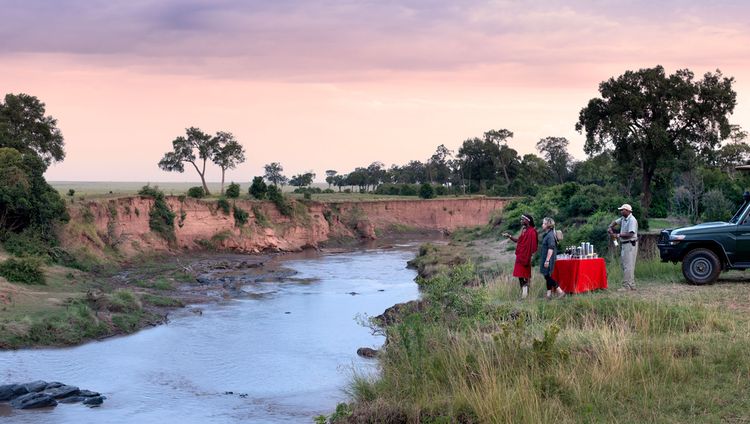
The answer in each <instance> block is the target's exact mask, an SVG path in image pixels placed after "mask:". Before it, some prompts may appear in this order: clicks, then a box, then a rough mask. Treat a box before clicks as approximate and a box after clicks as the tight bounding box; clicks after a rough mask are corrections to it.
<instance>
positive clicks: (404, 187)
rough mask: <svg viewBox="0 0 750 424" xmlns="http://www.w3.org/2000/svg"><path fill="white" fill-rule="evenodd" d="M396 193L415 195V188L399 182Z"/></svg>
mask: <svg viewBox="0 0 750 424" xmlns="http://www.w3.org/2000/svg"><path fill="white" fill-rule="evenodd" d="M398 194H399V195H401V196H416V195H417V189H416V188H414V186H413V185H411V184H401V187H400V188H399V192H398Z"/></svg>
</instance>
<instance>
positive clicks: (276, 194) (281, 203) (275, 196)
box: [268, 185, 294, 216]
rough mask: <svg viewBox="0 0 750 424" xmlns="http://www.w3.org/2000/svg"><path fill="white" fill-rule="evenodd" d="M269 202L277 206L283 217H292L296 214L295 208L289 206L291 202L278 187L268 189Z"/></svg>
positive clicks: (273, 186)
mask: <svg viewBox="0 0 750 424" xmlns="http://www.w3.org/2000/svg"><path fill="white" fill-rule="evenodd" d="M268 200H270V201H272V202H273V203H274V204H275V205H276V208H277V209H278V210H279V212H280V213H281V214H282V215H284V216H292V214H294V208H293V207H292V205H290V204H289V201H288V200H287V199H286V197H284V194H283V193H282V192H281V189H280V188H278V187H277V186H275V185H272V186H269V187H268Z"/></svg>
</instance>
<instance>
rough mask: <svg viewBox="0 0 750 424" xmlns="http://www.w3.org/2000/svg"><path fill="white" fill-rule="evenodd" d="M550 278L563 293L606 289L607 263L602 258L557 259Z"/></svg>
mask: <svg viewBox="0 0 750 424" xmlns="http://www.w3.org/2000/svg"><path fill="white" fill-rule="evenodd" d="M552 278H553V279H554V280H555V281H557V283H558V284H560V288H561V289H563V290H564V291H565V293H583V292H586V291H589V290H598V289H606V288H607V265H606V264H605V263H604V259H603V258H592V259H557V260H556V261H555V268H554V269H553V270H552Z"/></svg>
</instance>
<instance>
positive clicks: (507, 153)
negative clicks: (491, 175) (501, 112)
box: [484, 128, 519, 185]
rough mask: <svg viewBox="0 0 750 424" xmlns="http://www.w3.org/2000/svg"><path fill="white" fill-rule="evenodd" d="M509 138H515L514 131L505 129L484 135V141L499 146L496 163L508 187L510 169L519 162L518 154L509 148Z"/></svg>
mask: <svg viewBox="0 0 750 424" xmlns="http://www.w3.org/2000/svg"><path fill="white" fill-rule="evenodd" d="M509 138H513V131H510V130H506V129H504V128H503V129H501V130H489V131H487V132H485V133H484V140H485V141H487V142H490V143H493V144H495V145H496V146H497V149H498V154H497V158H496V159H495V161H496V162H497V165H498V167H499V168H500V170H501V171H503V176H504V177H505V184H508V185H510V175H509V174H510V172H509V168H510V167H511V166H512V164H513V163H514V162H516V163H518V162H519V160H518V152H516V151H515V150H513V149H511V148H510V147H508V139H509Z"/></svg>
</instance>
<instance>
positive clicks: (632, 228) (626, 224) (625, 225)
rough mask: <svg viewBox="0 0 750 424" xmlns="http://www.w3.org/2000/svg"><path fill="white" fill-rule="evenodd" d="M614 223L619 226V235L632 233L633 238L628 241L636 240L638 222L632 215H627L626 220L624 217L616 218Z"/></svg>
mask: <svg viewBox="0 0 750 424" xmlns="http://www.w3.org/2000/svg"><path fill="white" fill-rule="evenodd" d="M615 222H616V223H617V224H618V225H619V226H620V234H628V233H631V232H632V233H633V234H634V236H633V238H631V239H628V240H638V221H637V220H636V219H635V217H634V216H633V214H632V213H631V214H630V215H628V217H627V218H625V217H624V216H621V217H619V218H617V219H616V220H615Z"/></svg>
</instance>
